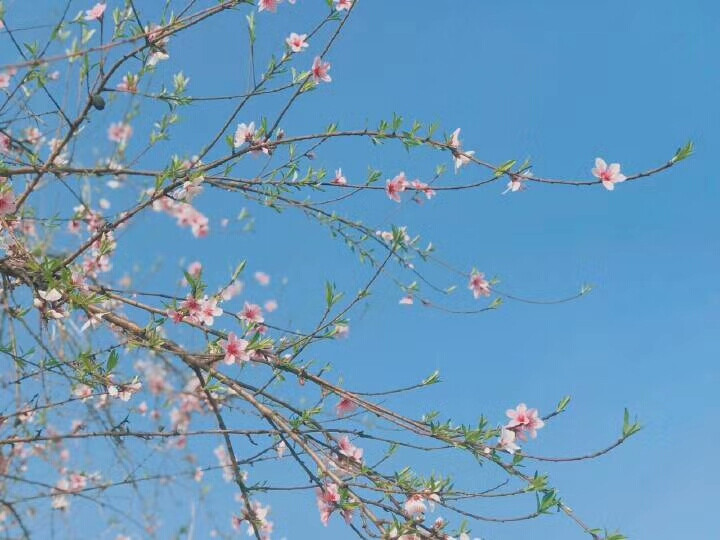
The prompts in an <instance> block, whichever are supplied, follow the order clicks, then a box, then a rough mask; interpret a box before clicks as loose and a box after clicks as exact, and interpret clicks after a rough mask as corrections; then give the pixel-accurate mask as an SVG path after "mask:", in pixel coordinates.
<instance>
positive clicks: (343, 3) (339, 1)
mask: <svg viewBox="0 0 720 540" xmlns="http://www.w3.org/2000/svg"><path fill="white" fill-rule="evenodd" d="M351 7H352V0H335V9H336V10H338V11H343V10H345V11H347V10H349V9H350V8H351Z"/></svg>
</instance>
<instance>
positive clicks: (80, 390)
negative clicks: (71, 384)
mask: <svg viewBox="0 0 720 540" xmlns="http://www.w3.org/2000/svg"><path fill="white" fill-rule="evenodd" d="M73 395H74V396H75V397H77V398H80V399H82V400H83V402H85V401H87V400H88V399H89V398H90V397H92V388H90V387H89V386H88V385H87V384H82V383H80V384H78V385H77V386H76V387H75V389H74V390H73Z"/></svg>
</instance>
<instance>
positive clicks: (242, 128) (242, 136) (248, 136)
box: [233, 122, 255, 148]
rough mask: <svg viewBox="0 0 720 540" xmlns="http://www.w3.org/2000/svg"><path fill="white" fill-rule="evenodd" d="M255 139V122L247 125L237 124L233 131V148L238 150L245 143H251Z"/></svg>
mask: <svg viewBox="0 0 720 540" xmlns="http://www.w3.org/2000/svg"><path fill="white" fill-rule="evenodd" d="M254 137H255V122H250V123H249V124H245V123H242V124H238V127H237V129H236V130H235V137H234V139H233V146H234V147H235V148H239V147H240V146H242V145H243V144H245V143H251V142H252V141H253V138H254Z"/></svg>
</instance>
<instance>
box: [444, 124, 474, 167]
mask: <svg viewBox="0 0 720 540" xmlns="http://www.w3.org/2000/svg"><path fill="white" fill-rule="evenodd" d="M448 146H450V148H451V150H452V151H453V156H454V161H455V172H457V171H458V169H460V167H462V166H464V165H467V164H468V163H470V162H471V161H472V156H474V155H475V152H474V151H470V152H463V150H462V143H461V142H460V128H457V129H456V130H455V131H453V133H452V136H451V137H450V142H449V143H448Z"/></svg>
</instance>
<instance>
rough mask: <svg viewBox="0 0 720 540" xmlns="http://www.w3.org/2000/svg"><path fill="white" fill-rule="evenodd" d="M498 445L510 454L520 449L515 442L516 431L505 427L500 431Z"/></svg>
mask: <svg viewBox="0 0 720 540" xmlns="http://www.w3.org/2000/svg"><path fill="white" fill-rule="evenodd" d="M498 446H500V448H502V449H503V450H505V451H506V452H508V453H510V454H514V453H515V452H517V451H518V450H520V447H519V446H518V445H517V444H516V443H515V432H514V431H512V430H510V429H507V428H505V427H503V428H502V430H501V431H500V440H499V442H498Z"/></svg>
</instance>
